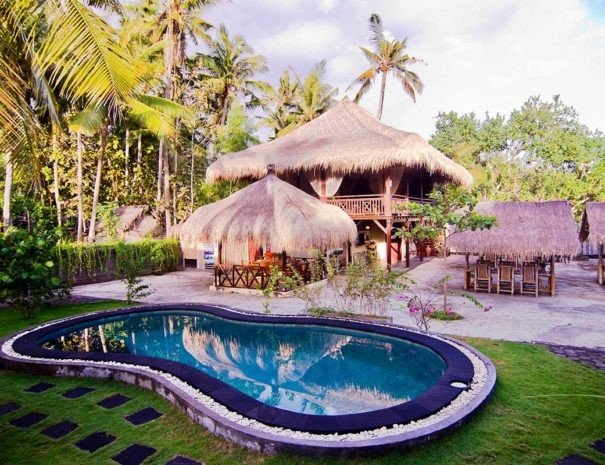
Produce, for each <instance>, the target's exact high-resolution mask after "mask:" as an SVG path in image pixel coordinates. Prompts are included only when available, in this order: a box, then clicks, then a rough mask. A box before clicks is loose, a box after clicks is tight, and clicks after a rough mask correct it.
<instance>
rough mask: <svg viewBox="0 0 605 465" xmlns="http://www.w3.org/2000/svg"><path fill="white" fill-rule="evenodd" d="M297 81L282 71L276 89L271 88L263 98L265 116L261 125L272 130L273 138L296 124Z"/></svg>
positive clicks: (287, 71)
mask: <svg viewBox="0 0 605 465" xmlns="http://www.w3.org/2000/svg"><path fill="white" fill-rule="evenodd" d="M298 86H299V80H298V79H297V78H292V76H291V74H290V71H289V70H287V69H286V70H284V72H283V73H282V75H281V76H280V78H279V85H278V87H277V89H274V88H273V87H271V89H269V91H268V92H267V95H266V96H265V101H264V102H263V107H264V108H265V109H266V110H267V116H266V117H265V118H263V120H262V124H263V126H266V127H268V128H270V129H272V130H273V138H276V137H278V136H279V135H281V134H280V133H281V132H282V131H283V130H284V129H286V128H287V127H289V126H290V125H292V124H295V123H296V115H295V114H294V111H295V110H296V100H297V97H298Z"/></svg>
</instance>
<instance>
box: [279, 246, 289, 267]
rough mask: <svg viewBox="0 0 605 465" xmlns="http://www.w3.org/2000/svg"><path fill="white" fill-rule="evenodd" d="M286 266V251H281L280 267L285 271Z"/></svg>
mask: <svg viewBox="0 0 605 465" xmlns="http://www.w3.org/2000/svg"><path fill="white" fill-rule="evenodd" d="M287 264H288V256H287V255H286V251H285V250H283V251H282V253H281V266H282V267H283V269H284V270H285V269H286V265H287Z"/></svg>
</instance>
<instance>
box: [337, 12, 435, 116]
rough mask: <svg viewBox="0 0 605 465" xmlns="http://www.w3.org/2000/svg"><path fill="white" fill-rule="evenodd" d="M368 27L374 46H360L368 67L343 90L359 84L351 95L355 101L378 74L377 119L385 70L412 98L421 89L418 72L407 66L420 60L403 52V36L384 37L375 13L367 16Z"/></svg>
mask: <svg viewBox="0 0 605 465" xmlns="http://www.w3.org/2000/svg"><path fill="white" fill-rule="evenodd" d="M369 28H370V33H371V35H370V42H371V43H372V45H373V46H374V50H370V49H369V48H367V47H360V48H361V51H362V52H363V54H364V56H365V57H366V59H367V60H368V62H369V64H370V67H369V68H368V69H366V70H365V71H363V72H362V73H361V74H360V75H359V76H357V77H356V78H355V80H354V81H353V82H352V83H351V85H350V86H349V88H348V89H347V90H349V89H351V88H352V87H353V86H357V85H359V86H360V87H359V89H358V90H357V94H356V95H355V102H359V100H360V99H361V97H363V96H364V95H365V94H366V93H367V92H368V91H369V90H370V89H371V88H372V86H373V85H374V80H375V79H376V76H378V75H381V80H380V97H379V100H378V110H377V112H376V118H378V119H380V118H381V117H382V108H383V105H384V94H385V89H386V84H387V74H388V73H391V74H392V75H393V77H395V78H396V79H397V80H398V81H399V83H400V84H401V86H402V87H403V90H404V92H405V93H406V94H408V95H409V96H410V98H411V99H412V100H413V101H414V102H415V101H416V96H417V95H420V94H421V93H422V89H423V88H424V84H423V82H422V81H421V80H420V77H419V76H418V74H416V73H415V72H414V71H412V70H410V68H409V67H410V66H411V65H414V64H416V63H422V60H419V59H418V58H415V57H412V56H410V55H408V54H407V52H406V49H407V41H408V39H407V37H406V38H404V39H403V40H396V39H393V40H390V39H387V37H386V36H385V34H384V28H383V25H382V20H381V19H380V16H378V15H377V14H376V13H373V14H372V15H371V16H370V20H369Z"/></svg>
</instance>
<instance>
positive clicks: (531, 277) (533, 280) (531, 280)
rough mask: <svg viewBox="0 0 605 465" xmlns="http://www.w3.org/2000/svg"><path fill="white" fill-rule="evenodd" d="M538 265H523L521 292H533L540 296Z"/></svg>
mask: <svg viewBox="0 0 605 465" xmlns="http://www.w3.org/2000/svg"><path fill="white" fill-rule="evenodd" d="M539 287H540V286H539V283H538V267H537V266H536V265H523V266H522V267H521V294H533V295H534V296H535V297H538V289H539Z"/></svg>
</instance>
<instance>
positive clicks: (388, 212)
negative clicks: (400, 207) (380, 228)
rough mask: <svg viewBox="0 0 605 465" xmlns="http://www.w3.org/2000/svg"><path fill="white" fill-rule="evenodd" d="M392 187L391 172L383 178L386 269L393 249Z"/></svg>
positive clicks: (388, 266) (389, 264)
mask: <svg viewBox="0 0 605 465" xmlns="http://www.w3.org/2000/svg"><path fill="white" fill-rule="evenodd" d="M392 187H393V181H392V179H391V173H390V171H389V173H388V174H387V175H386V176H385V179H384V215H385V216H386V217H387V227H386V232H385V236H386V243H387V257H386V258H387V270H389V271H391V255H392V253H393V251H392V250H391V234H392V231H391V230H392V229H393V204H392V200H393V193H392V192H391V188H392Z"/></svg>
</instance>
